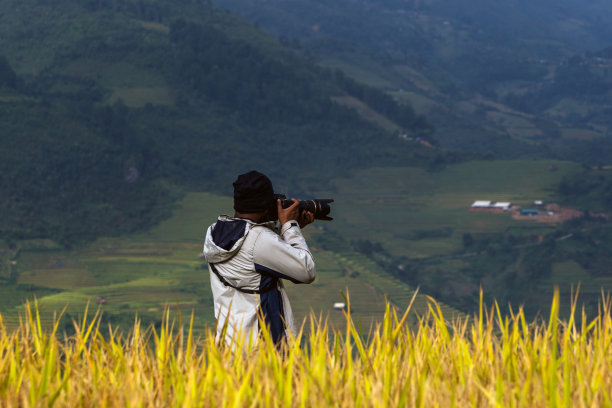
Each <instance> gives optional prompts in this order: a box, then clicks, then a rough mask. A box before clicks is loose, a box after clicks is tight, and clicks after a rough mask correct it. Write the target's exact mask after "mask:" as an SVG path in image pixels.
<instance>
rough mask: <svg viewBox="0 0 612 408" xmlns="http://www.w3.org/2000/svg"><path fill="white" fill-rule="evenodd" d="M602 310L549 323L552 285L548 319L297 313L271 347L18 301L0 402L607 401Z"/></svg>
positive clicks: (610, 370)
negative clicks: (359, 319) (44, 321)
mask: <svg viewBox="0 0 612 408" xmlns="http://www.w3.org/2000/svg"><path fill="white" fill-rule="evenodd" d="M481 303H482V302H481ZM574 306H575V305H574ZM610 306H611V301H610V298H607V299H603V300H602V305H601V308H600V313H599V315H598V316H594V317H593V318H592V319H587V318H586V316H584V314H583V313H580V311H577V310H576V309H575V308H574V313H573V315H572V316H575V317H571V318H570V319H569V320H559V319H558V310H559V295H558V292H557V294H556V295H555V297H554V299H553V301H552V307H551V310H552V311H551V315H550V318H549V319H547V321H548V322H544V321H543V320H538V321H532V322H529V321H526V319H525V316H524V315H523V313H522V311H521V310H520V309H519V310H518V311H514V312H513V311H512V310H510V311H506V312H505V313H503V314H502V311H501V310H500V309H499V308H498V307H497V306H493V307H490V308H489V307H482V306H481V309H480V313H479V314H478V315H476V316H474V317H472V318H469V319H466V318H459V319H457V320H453V321H448V320H445V318H444V316H443V315H442V313H441V309H439V308H438V307H437V305H436V303H435V302H433V301H432V302H431V304H430V313H429V315H428V316H421V317H420V319H419V321H418V324H416V325H413V324H408V323H407V322H408V321H409V319H407V316H408V314H410V313H411V311H410V307H409V308H408V310H406V311H405V313H396V312H395V311H394V310H393V309H392V308H390V307H388V308H387V313H386V315H385V318H384V320H383V321H382V323H381V324H380V325H378V326H377V327H376V328H374V329H372V330H371V331H369V332H367V333H360V329H359V326H358V324H356V323H354V322H353V320H352V319H351V316H350V309H349V312H348V313H347V321H346V327H345V328H344V329H343V330H341V331H338V332H333V331H331V330H330V329H329V327H328V326H327V325H326V324H325V322H321V321H320V320H318V319H316V318H315V317H313V316H311V318H310V319H308V320H307V322H306V323H305V325H304V326H303V329H302V330H303V331H302V336H301V337H298V338H300V341H297V340H293V341H290V342H288V343H287V344H285V345H283V347H282V348H281V349H280V350H277V349H276V348H275V346H274V344H272V342H271V341H270V340H269V336H268V334H267V333H266V332H265V331H264V332H263V333H262V336H261V340H260V341H259V342H258V343H257V344H254V345H249V344H240V345H239V346H238V347H237V348H236V350H237V351H235V352H232V351H231V349H230V348H229V347H220V346H218V345H217V344H215V340H214V336H213V335H211V334H210V331H209V332H208V333H207V335H205V336H204V337H203V338H195V337H194V335H193V334H192V333H193V331H192V325H191V324H189V323H188V322H187V323H185V322H175V323H174V324H173V323H172V322H170V321H169V319H166V320H165V321H164V323H163V324H162V326H161V327H158V328H154V327H149V328H145V327H141V325H140V324H139V323H138V322H135V324H134V326H133V328H132V330H131V331H130V333H128V334H126V335H122V334H121V333H119V332H118V331H116V330H114V329H113V328H110V327H101V325H100V320H99V319H98V318H94V319H93V320H89V321H88V320H84V321H82V322H80V323H75V326H76V334H74V335H72V336H66V335H60V334H59V331H58V327H57V325H56V326H55V329H51V330H47V331H45V330H44V329H42V326H41V324H40V321H39V318H38V315H37V312H36V307H32V308H29V309H28V312H27V313H26V315H25V316H24V318H23V320H22V322H21V325H20V326H19V328H18V329H16V330H12V331H7V330H6V329H5V328H4V325H0V406H2V407H51V406H53V407H75V406H86V407H90V406H96V407H276V406H283V407H292V406H295V407H326V406H333V407H353V406H362V407H405V406H408V407H413V406H414V407H453V406H456V407H465V406H471V407H527V406H529V407H557V406H563V407H594V406H603V407H607V406H608V407H609V406H611V405H612V403H611V393H612V342H611V341H612V319H611V316H610ZM84 316H87V313H85V314H84ZM167 316H169V314H167ZM191 321H192V322H193V319H191Z"/></svg>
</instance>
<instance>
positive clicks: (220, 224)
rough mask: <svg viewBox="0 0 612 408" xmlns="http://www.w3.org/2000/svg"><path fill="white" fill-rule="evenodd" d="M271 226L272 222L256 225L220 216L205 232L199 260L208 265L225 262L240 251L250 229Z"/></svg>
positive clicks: (239, 219) (247, 221)
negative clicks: (203, 259)
mask: <svg viewBox="0 0 612 408" xmlns="http://www.w3.org/2000/svg"><path fill="white" fill-rule="evenodd" d="M273 224H274V223H273V222H272V223H263V224H257V223H255V222H253V221H251V220H246V219H242V218H232V217H228V216H227V215H221V216H219V219H218V220H217V222H216V223H214V224H212V225H211V226H210V227H208V230H207V231H206V238H205V239H204V248H203V249H202V254H201V255H200V258H205V259H206V261H207V262H208V263H219V262H225V261H227V260H228V259H230V258H232V257H233V256H234V255H235V254H236V253H237V252H238V251H239V250H240V248H241V247H242V244H243V243H244V239H245V238H246V236H247V234H248V232H249V231H250V230H251V228H253V227H254V226H257V225H265V226H273Z"/></svg>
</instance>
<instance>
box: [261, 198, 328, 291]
mask: <svg viewBox="0 0 612 408" xmlns="http://www.w3.org/2000/svg"><path fill="white" fill-rule="evenodd" d="M298 204H299V202H298V201H297V200H295V203H294V204H293V205H292V206H291V207H289V208H287V209H282V208H281V206H280V200H279V202H278V219H279V221H281V225H282V228H281V233H280V236H278V235H276V234H274V233H271V231H270V232H263V233H262V234H260V236H259V238H258V239H257V242H256V243H255V248H254V251H253V258H254V262H255V267H256V269H258V271H259V272H260V273H266V274H268V275H272V276H274V277H277V278H282V279H288V280H290V281H292V282H294V283H311V282H312V281H314V279H315V274H316V272H315V264H314V259H313V257H312V254H311V253H310V250H309V249H308V245H307V244H306V240H305V239H304V236H303V235H302V230H301V227H300V224H302V225H303V226H305V225H307V224H309V223H311V222H312V221H313V220H314V216H313V215H312V214H310V213H306V214H304V215H303V216H302V217H301V219H300V223H298V221H296V220H297V219H298V217H299V210H298V209H297V206H298Z"/></svg>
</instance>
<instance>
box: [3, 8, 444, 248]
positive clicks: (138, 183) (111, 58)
mask: <svg viewBox="0 0 612 408" xmlns="http://www.w3.org/2000/svg"><path fill="white" fill-rule="evenodd" d="M0 55H1V57H0V141H1V143H2V145H1V148H0V196H2V201H1V203H0V206H1V212H2V214H3V215H2V217H1V219H0V236H2V237H3V238H4V239H6V240H9V241H10V240H15V239H21V238H31V237H51V238H54V239H55V240H57V241H59V242H62V243H65V244H71V243H76V242H80V241H82V240H84V239H89V238H93V237H95V236H98V235H100V234H110V233H118V232H125V231H131V230H134V229H136V228H141V227H143V226H146V225H148V224H150V223H151V222H152V221H154V220H156V219H158V218H159V217H160V216H162V215H163V213H164V209H165V208H167V206H168V204H169V203H171V202H172V198H173V196H174V194H176V187H177V186H178V187H179V188H180V187H181V186H187V187H189V188H195V189H200V190H204V189H207V190H212V191H222V192H225V193H229V192H230V190H231V181H232V180H233V179H234V178H235V176H236V173H237V172H240V171H245V170H250V169H252V168H257V169H260V170H261V171H265V172H267V173H268V174H269V175H270V176H271V177H272V178H273V179H274V180H276V181H278V182H280V183H285V185H286V186H288V187H290V188H291V191H292V192H296V193H299V192H300V191H303V190H305V189H308V188H309V186H313V185H320V184H322V183H324V182H325V180H320V179H319V177H320V175H321V174H336V173H339V172H342V171H346V170H347V169H350V168H352V167H355V166H363V165H364V163H365V164H366V165H376V164H393V163H395V164H400V163H401V164H406V163H410V164H413V165H430V164H431V163H432V161H433V160H434V158H436V159H437V160H438V161H439V160H440V155H444V153H440V152H437V151H436V150H437V149H435V148H431V147H425V146H423V145H422V144H419V143H414V142H408V141H406V140H403V139H400V138H398V137H397V134H393V132H391V131H389V129H388V128H381V127H379V126H378V125H376V124H375V123H373V122H371V121H367V120H365V119H363V118H362V116H360V115H359V114H358V113H357V112H356V111H355V110H354V109H351V108H350V107H347V106H346V105H347V104H346V103H345V104H338V103H336V102H335V100H346V99H347V98H348V99H350V100H352V101H357V102H359V103H361V104H363V105H364V106H367V107H368V109H370V110H371V111H373V112H376V113H377V114H378V115H380V116H381V117H384V118H385V120H386V121H387V122H390V123H393V124H394V126H396V127H397V129H401V131H402V132H404V133H408V134H411V135H413V136H419V137H425V138H427V140H429V141H430V142H434V141H433V139H432V138H431V133H432V130H433V127H432V125H431V124H430V122H429V121H428V120H427V119H426V118H425V117H423V116H419V115H417V114H416V113H415V112H414V110H413V109H412V108H411V107H410V106H409V105H407V104H402V105H398V104H397V103H396V102H394V101H393V99H392V98H391V97H390V96H389V95H386V94H385V93H383V92H381V91H380V90H377V89H375V88H372V87H368V86H364V85H361V84H359V83H357V82H355V81H353V80H350V79H348V78H346V77H345V76H344V75H342V73H340V72H338V71H333V70H329V69H323V68H320V67H317V66H315V65H314V64H313V62H312V61H310V60H309V59H308V58H307V57H306V56H303V55H301V54H300V53H296V52H295V51H291V50H289V49H287V48H284V47H283V46H282V45H281V44H279V43H278V42H277V41H276V40H274V39H271V38H269V37H268V36H266V35H265V34H263V33H262V32H261V31H260V30H258V29H257V28H256V27H254V26H253V25H252V24H249V23H246V22H244V21H242V20H241V19H240V18H238V17H236V16H234V15H232V14H230V13H228V12H223V11H218V10H216V9H214V8H213V7H212V6H211V5H210V4H208V3H206V2H192V1H178V0H175V1H170V0H157V1H146V2H144V1H137V0H115V1H105V0H96V1H93V0H91V1H76V0H57V1H36V0H15V1H4V2H2V4H1V5H0Z"/></svg>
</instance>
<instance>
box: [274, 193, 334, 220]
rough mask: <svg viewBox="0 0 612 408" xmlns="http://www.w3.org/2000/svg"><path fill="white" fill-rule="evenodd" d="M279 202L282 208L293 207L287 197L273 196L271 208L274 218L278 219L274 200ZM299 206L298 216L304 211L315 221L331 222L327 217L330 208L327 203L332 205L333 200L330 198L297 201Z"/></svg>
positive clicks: (281, 195)
mask: <svg viewBox="0 0 612 408" xmlns="http://www.w3.org/2000/svg"><path fill="white" fill-rule="evenodd" d="M277 199H280V200H281V206H282V207H283V208H289V207H291V206H292V205H293V201H292V200H288V199H287V197H286V196H285V195H283V194H275V195H274V205H273V206H272V208H273V209H274V211H273V213H274V215H275V218H278V214H276V212H277V211H276V208H277V207H276V200H277ZM299 201H300V204H299V205H298V209H299V210H300V214H301V213H302V212H304V211H307V212H311V213H312V214H314V218H315V220H323V221H331V220H333V218H332V217H330V216H329V213H330V212H331V208H330V206H329V203H333V202H334V200H333V199H331V198H314V199H311V200H299Z"/></svg>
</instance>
